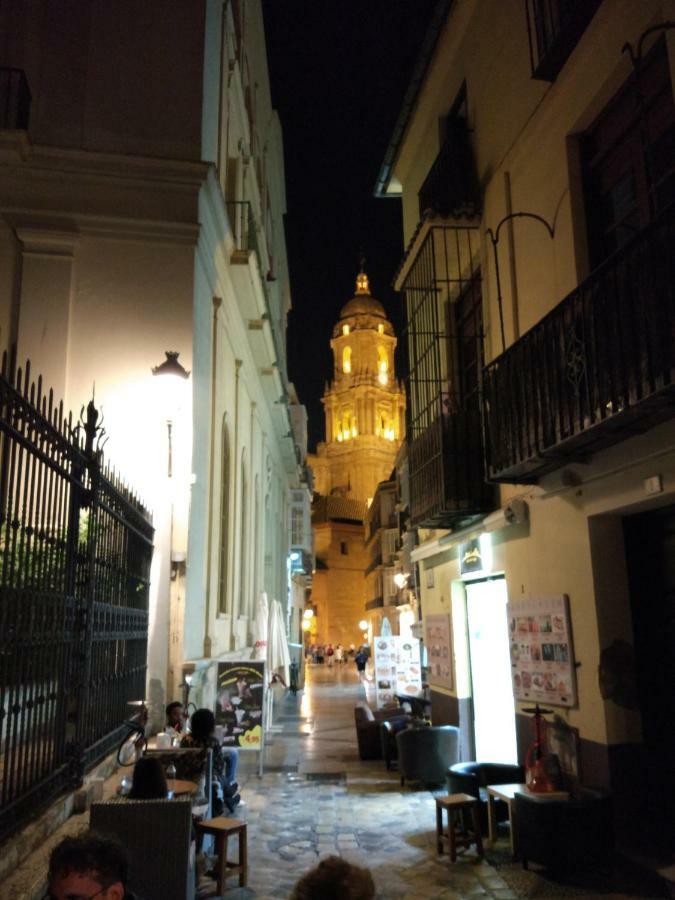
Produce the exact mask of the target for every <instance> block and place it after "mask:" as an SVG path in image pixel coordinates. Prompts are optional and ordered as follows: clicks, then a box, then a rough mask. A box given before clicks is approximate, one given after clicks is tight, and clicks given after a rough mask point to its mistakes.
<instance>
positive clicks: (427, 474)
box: [408, 395, 495, 528]
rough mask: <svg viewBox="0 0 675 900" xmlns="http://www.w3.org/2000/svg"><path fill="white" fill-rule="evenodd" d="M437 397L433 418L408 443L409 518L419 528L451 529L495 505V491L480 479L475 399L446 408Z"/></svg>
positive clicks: (478, 416) (479, 433)
mask: <svg viewBox="0 0 675 900" xmlns="http://www.w3.org/2000/svg"><path fill="white" fill-rule="evenodd" d="M447 407H448V403H447V397H445V396H443V395H439V397H438V416H437V418H436V419H435V421H434V422H433V423H432V424H431V426H430V427H429V428H427V429H425V430H424V431H422V432H421V433H420V434H418V435H415V434H414V433H413V435H412V440H409V443H408V453H409V464H410V518H411V521H412V524H413V525H415V526H417V527H419V526H422V527H425V528H446V527H457V526H459V525H461V524H462V523H463V522H465V521H470V520H471V519H473V518H475V517H477V516H480V515H482V514H484V513H486V512H489V511H490V510H493V509H494V508H495V489H494V487H493V486H492V485H489V484H487V483H486V481H485V471H484V467H483V436H482V431H481V414H480V408H479V406H478V403H475V404H471V405H469V406H467V407H464V408H460V409H458V410H456V411H454V412H451V411H449V410H448V408H447Z"/></svg>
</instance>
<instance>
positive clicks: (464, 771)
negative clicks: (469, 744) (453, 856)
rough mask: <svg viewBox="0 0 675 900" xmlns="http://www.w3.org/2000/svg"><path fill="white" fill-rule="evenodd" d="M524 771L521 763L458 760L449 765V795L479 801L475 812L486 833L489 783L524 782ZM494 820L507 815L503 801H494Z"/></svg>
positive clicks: (447, 776)
mask: <svg viewBox="0 0 675 900" xmlns="http://www.w3.org/2000/svg"><path fill="white" fill-rule="evenodd" d="M524 781H525V770H524V769H523V767H522V766H516V765H509V764H507V763H490V762H461V763H455V765H454V766H450V768H449V769H448V771H447V775H446V782H447V785H448V794H469V795H470V796H471V797H475V798H476V800H480V806H479V808H478V814H479V817H480V824H481V829H482V834H484V835H486V834H487V833H488V804H487V790H486V788H487V787H488V785H492V784H523V783H524ZM495 810H496V815H497V821H498V822H501V821H505V820H506V819H508V817H509V813H508V808H507V806H506V803H504V802H503V801H502V800H496V801H495Z"/></svg>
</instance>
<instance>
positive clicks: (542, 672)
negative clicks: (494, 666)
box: [508, 594, 577, 706]
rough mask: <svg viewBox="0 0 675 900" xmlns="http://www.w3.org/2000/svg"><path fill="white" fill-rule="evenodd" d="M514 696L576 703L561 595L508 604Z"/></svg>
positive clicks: (566, 605)
mask: <svg viewBox="0 0 675 900" xmlns="http://www.w3.org/2000/svg"><path fill="white" fill-rule="evenodd" d="M508 619H509V645H510V650H511V673H512V678H513V695H514V697H515V698H516V699H517V700H531V701H534V702H537V703H551V704H553V705H554V706H575V705H576V702H577V686H576V679H575V672H574V652H573V648H572V629H571V627H570V616H569V603H568V599H567V597H566V596H565V595H564V594H561V595H560V596H558V597H546V598H541V599H536V600H525V601H518V602H517V603H509V605H508Z"/></svg>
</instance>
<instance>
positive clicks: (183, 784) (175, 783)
mask: <svg viewBox="0 0 675 900" xmlns="http://www.w3.org/2000/svg"><path fill="white" fill-rule="evenodd" d="M166 786H167V787H168V789H169V793H170V794H171V796H172V797H178V796H179V795H180V794H189V795H190V796H193V795H194V794H196V793H197V791H198V790H199V787H198V785H196V784H195V782H194V781H184V780H183V779H181V778H167V780H166Z"/></svg>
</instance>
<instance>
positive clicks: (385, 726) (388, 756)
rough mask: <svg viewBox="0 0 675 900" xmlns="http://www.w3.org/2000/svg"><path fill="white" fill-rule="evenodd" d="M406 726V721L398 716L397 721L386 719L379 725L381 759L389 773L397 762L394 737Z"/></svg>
mask: <svg viewBox="0 0 675 900" xmlns="http://www.w3.org/2000/svg"><path fill="white" fill-rule="evenodd" d="M407 726H408V719H407V718H404V717H403V716H399V718H397V719H391V720H389V719H387V721H386V722H381V723H380V740H381V742H382V757H383V759H384V764H385V766H386V767H387V771H388V772H389V771H391V769H392V768H393V767H394V764H395V763H397V762H398V745H397V744H396V735H397V734H398V733H399V731H402V730H403V729H404V728H407Z"/></svg>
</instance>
